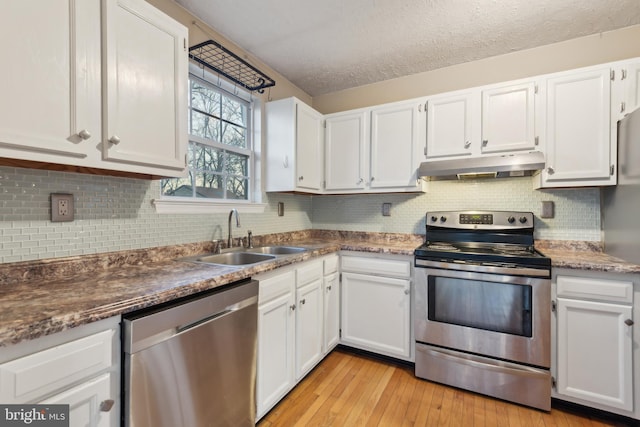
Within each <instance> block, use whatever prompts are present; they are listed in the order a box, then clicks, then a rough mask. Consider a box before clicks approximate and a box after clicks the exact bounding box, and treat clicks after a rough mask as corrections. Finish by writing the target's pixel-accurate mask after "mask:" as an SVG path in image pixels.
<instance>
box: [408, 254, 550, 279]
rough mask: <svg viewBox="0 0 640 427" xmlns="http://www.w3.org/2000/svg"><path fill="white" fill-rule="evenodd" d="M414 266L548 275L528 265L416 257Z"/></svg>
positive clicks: (534, 275) (546, 270)
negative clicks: (498, 264) (499, 264)
mask: <svg viewBox="0 0 640 427" xmlns="http://www.w3.org/2000/svg"><path fill="white" fill-rule="evenodd" d="M416 267H419V268H420V267H421V268H440V269H443V270H461V271H472V272H476V273H493V274H505V275H509V276H532V277H549V270H548V269H540V268H528V267H500V266H494V265H480V264H465V263H459V262H455V263H452V262H442V261H431V260H426V259H420V258H416Z"/></svg>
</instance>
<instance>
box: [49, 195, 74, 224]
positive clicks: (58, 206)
mask: <svg viewBox="0 0 640 427" xmlns="http://www.w3.org/2000/svg"><path fill="white" fill-rule="evenodd" d="M65 221H73V194H63V193H51V222H65Z"/></svg>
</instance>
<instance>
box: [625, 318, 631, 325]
mask: <svg viewBox="0 0 640 427" xmlns="http://www.w3.org/2000/svg"><path fill="white" fill-rule="evenodd" d="M624 324H625V325H627V326H631V325H633V320H631V319H627V320H625V321H624Z"/></svg>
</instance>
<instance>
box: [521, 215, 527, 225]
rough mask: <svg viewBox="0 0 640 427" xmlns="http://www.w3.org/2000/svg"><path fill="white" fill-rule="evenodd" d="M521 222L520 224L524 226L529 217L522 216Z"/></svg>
mask: <svg viewBox="0 0 640 427" xmlns="http://www.w3.org/2000/svg"><path fill="white" fill-rule="evenodd" d="M519 221H520V224H524V223H525V222H527V217H526V216H521V217H520V219H519Z"/></svg>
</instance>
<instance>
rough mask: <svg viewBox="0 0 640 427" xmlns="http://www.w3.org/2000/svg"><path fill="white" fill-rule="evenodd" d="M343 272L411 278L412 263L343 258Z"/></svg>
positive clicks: (352, 257) (378, 259)
mask: <svg viewBox="0 0 640 427" xmlns="http://www.w3.org/2000/svg"><path fill="white" fill-rule="evenodd" d="M342 271H351V272H354V273H364V274H378V275H383V276H395V277H410V276H411V263H410V262H409V261H401V260H390V259H380V258H364V257H354V256H343V257H342Z"/></svg>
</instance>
